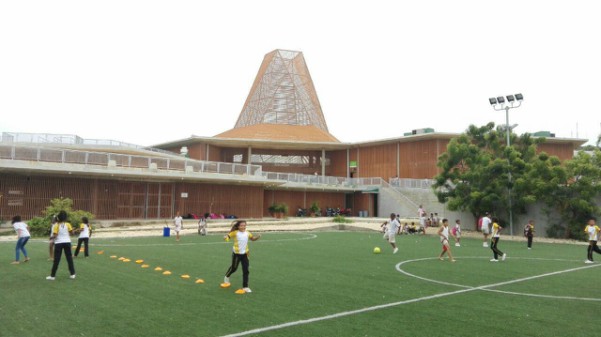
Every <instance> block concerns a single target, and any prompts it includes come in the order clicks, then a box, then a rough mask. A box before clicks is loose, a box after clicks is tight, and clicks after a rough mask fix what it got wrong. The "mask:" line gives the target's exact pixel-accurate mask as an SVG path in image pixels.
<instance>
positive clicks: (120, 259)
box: [117, 256, 125, 261]
mask: <svg viewBox="0 0 601 337" xmlns="http://www.w3.org/2000/svg"><path fill="white" fill-rule="evenodd" d="M117 260H119V261H123V260H125V258H124V257H123V256H121V257H120V258H118V259H117Z"/></svg>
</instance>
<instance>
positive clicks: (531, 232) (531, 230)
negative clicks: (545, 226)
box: [524, 220, 534, 249]
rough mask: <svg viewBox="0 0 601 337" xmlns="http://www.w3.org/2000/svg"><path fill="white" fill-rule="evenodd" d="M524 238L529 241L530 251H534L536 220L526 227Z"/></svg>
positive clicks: (529, 222)
mask: <svg viewBox="0 0 601 337" xmlns="http://www.w3.org/2000/svg"><path fill="white" fill-rule="evenodd" d="M524 236H525V237H526V239H528V249H532V238H533V237H534V220H530V221H528V223H527V224H526V226H524Z"/></svg>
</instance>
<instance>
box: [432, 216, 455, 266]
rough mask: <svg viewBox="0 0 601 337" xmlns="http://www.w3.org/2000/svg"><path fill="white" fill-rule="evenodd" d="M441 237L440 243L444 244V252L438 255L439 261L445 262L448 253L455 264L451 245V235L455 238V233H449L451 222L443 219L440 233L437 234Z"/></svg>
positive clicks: (439, 229)
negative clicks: (445, 255)
mask: <svg viewBox="0 0 601 337" xmlns="http://www.w3.org/2000/svg"><path fill="white" fill-rule="evenodd" d="M436 234H438V236H439V237H440V243H441V244H442V252H440V255H438V259H439V260H440V261H443V260H444V258H443V256H444V254H445V253H447V255H448V256H449V261H450V262H455V260H454V259H453V255H452V254H451V245H449V234H450V235H452V236H454V235H453V233H449V220H447V219H442V226H440V228H438V232H437V233H436Z"/></svg>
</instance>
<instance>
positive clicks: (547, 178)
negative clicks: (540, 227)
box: [530, 149, 601, 239]
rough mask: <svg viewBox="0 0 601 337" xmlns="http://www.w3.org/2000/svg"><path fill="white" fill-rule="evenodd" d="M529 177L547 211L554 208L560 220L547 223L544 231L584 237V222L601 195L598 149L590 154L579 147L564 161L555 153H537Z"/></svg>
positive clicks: (594, 210) (561, 235)
mask: <svg viewBox="0 0 601 337" xmlns="http://www.w3.org/2000/svg"><path fill="white" fill-rule="evenodd" d="M530 180H531V181H532V188H533V189H534V193H535V194H536V195H537V196H538V198H539V200H541V201H543V202H544V204H545V205H546V208H547V212H550V211H551V210H556V211H557V213H558V214H559V216H560V223H553V224H551V226H549V229H548V233H547V235H548V236H551V237H565V238H573V239H584V233H583V231H582V229H583V227H584V224H585V223H586V221H587V220H588V219H589V218H590V217H591V216H594V215H595V214H599V212H600V208H599V206H598V205H597V204H596V203H595V199H596V198H598V197H599V195H601V151H600V150H599V149H597V150H595V151H594V152H593V154H592V155H590V154H588V153H586V152H583V151H580V152H578V154H576V156H575V157H574V158H573V159H571V160H568V161H566V162H565V163H564V165H562V164H561V162H560V161H559V159H558V158H557V157H549V156H548V155H547V154H546V153H541V154H540V155H539V156H538V160H537V161H536V163H535V165H534V167H533V170H532V172H531V173H530Z"/></svg>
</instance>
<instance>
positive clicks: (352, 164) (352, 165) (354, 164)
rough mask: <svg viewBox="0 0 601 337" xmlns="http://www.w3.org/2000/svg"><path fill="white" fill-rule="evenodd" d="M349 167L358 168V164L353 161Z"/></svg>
mask: <svg viewBox="0 0 601 337" xmlns="http://www.w3.org/2000/svg"><path fill="white" fill-rule="evenodd" d="M348 166H349V167H357V162H356V161H354V160H351V161H350V162H349V165H348Z"/></svg>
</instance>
